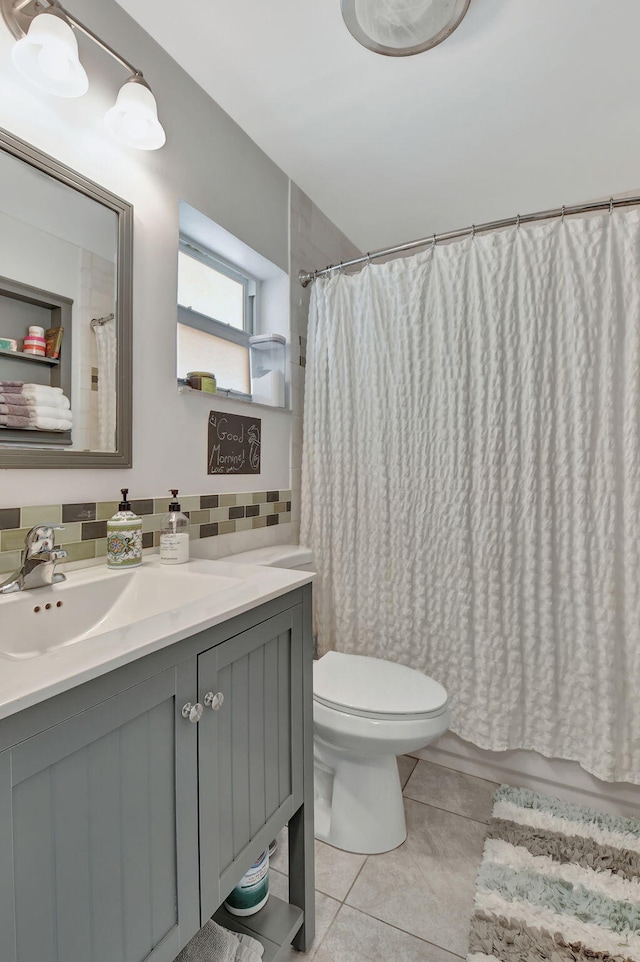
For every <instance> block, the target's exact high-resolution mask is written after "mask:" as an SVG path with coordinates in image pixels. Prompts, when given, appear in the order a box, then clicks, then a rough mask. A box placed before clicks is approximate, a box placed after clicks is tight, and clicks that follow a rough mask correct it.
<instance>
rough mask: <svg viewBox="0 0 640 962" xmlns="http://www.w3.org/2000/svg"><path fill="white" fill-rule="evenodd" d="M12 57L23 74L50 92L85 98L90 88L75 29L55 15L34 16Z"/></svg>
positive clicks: (16, 45) (42, 14) (57, 94)
mask: <svg viewBox="0 0 640 962" xmlns="http://www.w3.org/2000/svg"><path fill="white" fill-rule="evenodd" d="M11 56H12V59H13V62H14V64H15V65H16V67H17V68H18V70H19V71H20V73H21V74H22V75H23V76H25V77H27V79H28V80H30V81H31V82H32V83H33V84H35V85H36V87H39V88H40V90H46V91H47V93H50V94H55V95H56V96H57V97H81V96H82V95H83V94H85V93H86V92H87V90H88V88H89V78H88V77H87V74H86V73H85V70H84V67H83V66H82V64H81V63H80V60H79V59H78V42H77V40H76V38H75V35H74V33H73V30H72V29H71V27H70V26H69V24H68V23H66V22H65V21H64V20H62V19H61V18H60V17H58V16H56V15H55V14H52V13H40V14H38V16H37V17H34V18H33V20H32V21H31V25H30V27H29V32H28V33H27V35H26V37H22V39H21V40H18V42H17V43H16V44H15V45H14V48H13V50H12V53H11Z"/></svg>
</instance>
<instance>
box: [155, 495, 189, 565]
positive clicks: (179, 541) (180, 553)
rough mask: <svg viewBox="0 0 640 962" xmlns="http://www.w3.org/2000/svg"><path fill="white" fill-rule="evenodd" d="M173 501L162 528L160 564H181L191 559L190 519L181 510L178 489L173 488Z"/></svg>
mask: <svg viewBox="0 0 640 962" xmlns="http://www.w3.org/2000/svg"><path fill="white" fill-rule="evenodd" d="M170 490H171V494H172V495H173V501H171V502H170V503H169V513H168V514H165V516H164V518H163V519H162V527H161V529H160V564H163V565H180V564H184V562H185V561H188V560H189V519H188V518H187V516H186V515H185V514H183V513H182V511H181V510H180V505H179V504H178V502H177V500H176V498H177V497H178V489H177V488H171V489H170Z"/></svg>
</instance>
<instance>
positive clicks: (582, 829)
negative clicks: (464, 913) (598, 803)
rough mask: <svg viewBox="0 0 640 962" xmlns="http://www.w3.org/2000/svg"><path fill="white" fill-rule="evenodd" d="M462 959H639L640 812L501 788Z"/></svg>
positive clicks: (587, 961)
mask: <svg viewBox="0 0 640 962" xmlns="http://www.w3.org/2000/svg"><path fill="white" fill-rule="evenodd" d="M493 802H494V805H493V814H492V818H491V821H490V822H489V828H488V832H487V839H486V842H485V847H484V854H483V857H482V864H481V866H480V871H479V872H478V880H477V886H476V898H475V905H474V914H473V918H472V921H471V933H470V936H469V954H468V956H467V962H547V960H548V962H640V819H634V818H623V817H622V816H619V815H607V814H604V813H603V812H597V811H595V810H593V809H590V808H586V807H584V806H582V805H574V804H572V803H570V802H563V801H560V800H559V799H557V798H551V797H549V796H546V795H539V794H538V793H537V792H531V791H529V790H528V789H524V788H510V787H509V786H508V785H503V786H502V788H500V789H499V790H498V791H497V792H496V793H495V795H494V796H493Z"/></svg>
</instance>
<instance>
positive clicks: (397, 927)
mask: <svg viewBox="0 0 640 962" xmlns="http://www.w3.org/2000/svg"><path fill="white" fill-rule="evenodd" d="M342 904H343V905H344V906H346V908H348V909H353V910H354V912H360V914H361V915H365V916H366V917H367V918H368V919H373V920H374V922H380V923H381V924H382V925H386V926H388V927H389V928H390V929H394V931H396V932H402V934H403V935H408V936H410V937H411V938H412V939H417V940H418V942H424V944H425V945H431V946H432V947H433V948H434V949H440V951H441V952H448V954H449V955H451V956H453V958H454V959H463V960H464V958H465V956H464V955H458V953H457V952H452V951H451V949H447V948H445V947H444V945H438V944H437V943H436V942H430V941H429V939H423V938H422V937H421V936H419V935H416V934H415V932H408V931H407V929H401V928H400V926H399V925H394V924H393V922H387V921H386V919H379V918H378V916H377V915H372V914H371V912H367V911H366V910H365V909H361V908H359V907H358V906H357V905H350V904H349V903H348V902H343V903H342ZM339 914H340V909H338V911H337V912H336V916H335V918H336V919H337V918H338V915H339ZM334 922H335V919H334ZM331 924H332V925H333V922H332V923H331ZM323 941H324V939H323Z"/></svg>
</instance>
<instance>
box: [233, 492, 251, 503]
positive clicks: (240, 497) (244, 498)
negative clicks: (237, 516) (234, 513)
mask: <svg viewBox="0 0 640 962" xmlns="http://www.w3.org/2000/svg"><path fill="white" fill-rule="evenodd" d="M236 504H253V491H242V492H240V494H236Z"/></svg>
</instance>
